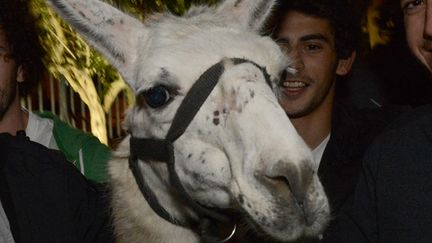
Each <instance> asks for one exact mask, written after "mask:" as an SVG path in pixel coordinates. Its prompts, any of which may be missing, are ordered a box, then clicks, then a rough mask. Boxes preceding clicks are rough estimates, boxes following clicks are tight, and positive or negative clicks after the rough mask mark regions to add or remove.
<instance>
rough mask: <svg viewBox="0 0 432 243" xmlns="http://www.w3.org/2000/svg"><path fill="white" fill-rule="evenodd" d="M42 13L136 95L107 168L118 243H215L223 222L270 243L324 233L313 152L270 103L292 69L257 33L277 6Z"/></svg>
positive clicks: (62, 7)
mask: <svg viewBox="0 0 432 243" xmlns="http://www.w3.org/2000/svg"><path fill="white" fill-rule="evenodd" d="M49 2H50V4H51V6H52V7H53V8H54V9H55V10H56V11H57V12H58V13H59V14H60V15H61V16H62V17H63V18H64V19H65V20H66V21H68V22H69V23H70V24H71V25H72V26H73V27H74V28H75V29H76V30H77V31H78V32H79V33H80V34H81V35H82V36H83V37H84V38H85V39H86V40H87V41H88V42H89V43H90V44H91V45H93V47H94V48H96V49H97V50H98V51H100V52H101V53H102V54H103V55H104V56H105V57H106V58H107V59H108V60H109V61H110V62H111V64H112V65H113V66H114V67H116V68H117V70H118V71H119V72H120V73H121V75H122V76H123V78H124V79H125V80H126V82H127V83H128V84H129V85H130V87H131V88H132V90H133V92H134V93H135V96H136V103H135V105H134V106H133V107H131V108H130V109H129V111H128V112H127V118H126V121H125V127H126V129H127V130H128V132H129V133H130V135H129V137H127V138H126V139H125V140H124V141H123V142H122V144H121V145H120V146H119V148H118V149H117V151H116V152H115V153H114V158H113V159H112V161H111V162H110V168H109V172H110V175H111V186H112V191H113V201H112V207H113V214H114V215H113V217H114V226H115V233H116V237H117V239H118V241H119V242H128V243H130V242H188V243H189V242H192V243H193V242H200V241H212V240H214V239H217V235H214V234H213V233H212V232H213V231H214V230H215V229H214V228H215V227H216V226H215V225H220V224H226V225H229V224H230V222H231V221H234V219H231V218H230V214H229V213H228V212H232V211H236V212H241V214H242V215H243V216H244V219H245V221H246V222H247V223H248V224H249V225H250V227H252V228H254V229H256V230H257V231H259V232H260V233H262V234H265V235H267V236H268V237H271V238H273V239H275V240H279V241H293V240H296V239H298V238H299V237H301V236H303V235H307V236H314V235H317V234H319V233H321V232H322V231H323V228H324V227H325V224H326V222H327V220H328V214H329V206H328V202H327V198H326V196H325V194H324V191H323V189H322V186H321V184H320V182H319V180H318V177H317V176H316V172H315V171H313V169H312V155H311V152H310V150H309V149H308V147H307V146H306V145H305V143H304V142H303V140H302V139H301V138H300V137H299V136H298V134H297V133H296V131H295V129H294V127H293V126H292V124H291V123H290V121H289V119H288V117H287V116H286V114H285V113H284V111H283V110H282V108H281V107H280V106H279V104H278V101H277V99H276V97H275V95H274V94H273V92H272V89H275V88H277V86H278V82H279V80H278V77H280V75H281V74H282V72H284V71H287V70H288V71H291V69H290V68H289V65H290V60H289V59H288V58H287V57H286V56H284V55H283V53H282V52H281V51H280V49H279V48H278V46H277V45H276V44H275V43H274V42H273V41H272V40H271V39H270V38H268V37H262V36H260V35H259V33H258V32H259V30H260V28H261V26H262V25H263V23H264V21H265V20H266V18H267V16H268V15H269V13H270V12H271V9H272V7H273V5H274V1H268V0H225V1H224V2H223V3H221V4H219V6H217V7H193V8H191V9H190V10H189V12H188V13H187V14H185V16H182V17H177V16H174V15H171V14H169V13H164V14H155V15H153V16H151V17H148V18H147V20H146V21H145V22H144V23H142V22H140V21H139V20H137V19H135V18H133V17H131V16H129V15H127V14H125V13H122V12H121V11H119V10H117V9H115V8H114V7H112V6H110V5H108V4H106V3H103V2H101V1H99V0H49ZM179 107H180V108H179Z"/></svg>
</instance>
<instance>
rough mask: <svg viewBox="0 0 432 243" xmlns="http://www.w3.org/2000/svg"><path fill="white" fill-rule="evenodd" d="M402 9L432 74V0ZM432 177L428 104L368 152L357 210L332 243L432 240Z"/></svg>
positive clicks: (409, 2)
mask: <svg viewBox="0 0 432 243" xmlns="http://www.w3.org/2000/svg"><path fill="white" fill-rule="evenodd" d="M394 2H395V4H396V1H394ZM400 7H401V9H402V12H403V16H404V17H403V18H404V23H405V35H406V40H407V44H408V47H409V49H410V51H411V52H412V54H413V55H414V56H415V58H416V59H417V60H418V61H419V62H420V63H421V64H422V65H423V66H424V67H425V68H426V69H427V70H428V71H429V73H432V0H401V1H400ZM401 71H402V72H403V70H401ZM407 81H409V80H407ZM419 88H421V87H419ZM431 176H432V105H431V104H429V105H425V106H422V107H418V108H416V109H415V110H413V111H412V112H409V113H406V114H405V115H403V116H402V117H400V118H398V119H397V120H396V121H395V122H394V123H392V124H391V125H390V126H389V127H388V128H386V129H385V131H384V132H383V133H382V134H381V135H380V136H379V137H378V138H377V139H376V140H375V141H374V143H373V144H372V146H371V147H370V148H369V149H368V152H367V153H366V155H365V158H364V165H363V170H362V173H361V174H360V177H359V182H358V186H357V188H356V191H355V194H354V201H353V205H352V208H351V209H349V210H347V211H346V212H344V213H343V214H342V215H341V217H340V222H339V223H338V224H337V228H336V229H337V230H335V233H334V235H331V236H330V237H329V238H328V241H327V242H329V243H336V242H341V243H345V242H356V243H362V242H395V243H402V242H403V243H405V242H406V243H411V242H416V243H417V242H419V243H428V242H432V231H431V226H432V180H431Z"/></svg>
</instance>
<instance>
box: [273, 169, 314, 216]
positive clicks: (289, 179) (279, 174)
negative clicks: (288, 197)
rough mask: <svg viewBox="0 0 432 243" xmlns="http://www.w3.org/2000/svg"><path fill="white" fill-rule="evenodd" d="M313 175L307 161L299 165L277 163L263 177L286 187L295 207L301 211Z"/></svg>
mask: <svg viewBox="0 0 432 243" xmlns="http://www.w3.org/2000/svg"><path fill="white" fill-rule="evenodd" d="M313 174H314V171H313V170H312V168H311V166H310V163H309V162H308V161H305V162H304V163H300V164H293V163H288V162H285V161H279V162H277V163H276V164H275V165H274V166H272V167H271V169H270V170H268V171H266V174H265V176H266V177H267V178H268V179H270V180H272V181H274V182H275V183H277V182H279V183H280V182H282V183H283V184H284V185H285V186H288V188H289V190H290V191H291V193H292V194H293V196H294V199H295V201H296V203H297V205H298V206H299V207H300V208H301V209H302V210H303V209H304V199H305V195H306V192H307V190H308V188H309V185H310V183H311V181H312V177H313Z"/></svg>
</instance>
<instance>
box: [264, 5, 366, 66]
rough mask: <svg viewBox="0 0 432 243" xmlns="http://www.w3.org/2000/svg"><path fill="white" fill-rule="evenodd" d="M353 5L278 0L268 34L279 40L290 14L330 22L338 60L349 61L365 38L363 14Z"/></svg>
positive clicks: (266, 29)
mask: <svg viewBox="0 0 432 243" xmlns="http://www.w3.org/2000/svg"><path fill="white" fill-rule="evenodd" d="M352 4H353V3H352V2H350V1H349V0H278V1H277V5H276V8H275V10H274V13H273V16H272V17H271V18H270V20H269V21H268V22H267V25H266V27H265V30H264V31H265V33H266V34H267V35H270V36H272V37H274V38H275V37H276V36H275V35H276V34H277V33H278V32H279V28H280V24H281V23H282V21H283V19H284V17H285V16H286V14H287V12H289V11H297V12H300V13H303V14H306V15H310V16H314V17H318V18H322V19H326V20H328V21H329V23H330V26H331V27H332V31H333V34H334V38H335V45H336V52H337V55H338V58H341V59H345V58H348V57H349V56H350V55H351V53H352V52H353V51H354V50H356V49H357V47H358V44H359V41H360V38H361V28H360V18H359V15H360V14H359V12H358V11H357V10H355V8H354V6H353V5H352Z"/></svg>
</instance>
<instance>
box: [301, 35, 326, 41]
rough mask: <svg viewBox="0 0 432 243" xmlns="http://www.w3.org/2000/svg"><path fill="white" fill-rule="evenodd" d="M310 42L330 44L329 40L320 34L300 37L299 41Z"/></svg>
mask: <svg viewBox="0 0 432 243" xmlns="http://www.w3.org/2000/svg"><path fill="white" fill-rule="evenodd" d="M310 40H323V41H325V42H330V40H329V39H328V38H327V37H325V36H324V35H322V34H310V35H305V36H302V37H300V41H310Z"/></svg>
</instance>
